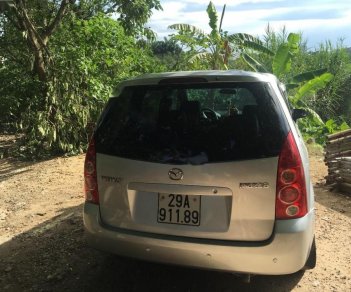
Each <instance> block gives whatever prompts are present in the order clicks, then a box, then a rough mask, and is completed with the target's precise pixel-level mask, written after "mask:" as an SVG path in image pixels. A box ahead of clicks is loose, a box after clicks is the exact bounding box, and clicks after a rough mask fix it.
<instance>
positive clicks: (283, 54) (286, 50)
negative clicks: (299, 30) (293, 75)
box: [272, 33, 300, 78]
mask: <svg viewBox="0 0 351 292" xmlns="http://www.w3.org/2000/svg"><path fill="white" fill-rule="evenodd" d="M299 42H300V36H299V35H298V34H295V33H290V34H289V36H288V40H287V42H286V43H282V44H281V45H280V46H279V47H278V50H277V52H276V54H275V56H274V59H273V63H272V71H273V74H274V75H276V76H277V77H278V78H280V77H281V75H282V74H286V73H288V72H290V70H291V62H292V58H293V56H294V55H295V54H296V53H297V52H298V50H299Z"/></svg>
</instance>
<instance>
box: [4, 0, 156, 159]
mask: <svg viewBox="0 0 351 292" xmlns="http://www.w3.org/2000/svg"><path fill="white" fill-rule="evenodd" d="M133 7H134V8H135V10H133ZM153 8H156V9H160V8H161V7H160V5H159V1H158V0H137V1H132V2H131V1H127V0H118V1H117V0H113V1H112V0H110V1H107V0H80V1H74V0H69V1H66V0H46V1H43V0H33V1H26V0H15V1H14V5H13V7H12V8H10V9H8V10H6V11H5V13H4V14H1V15H0V29H1V31H2V32H1V33H0V48H1V50H0V52H1V53H0V54H1V55H0V79H1V84H5V86H2V87H0V102H1V104H5V107H4V108H3V107H1V113H2V114H4V115H3V116H1V117H0V121H1V122H4V121H5V122H12V123H15V124H16V127H17V129H19V130H20V131H22V132H23V133H25V136H24V141H23V142H24V144H25V149H27V152H28V153H30V154H31V155H32V154H34V155H39V154H42V153H44V152H50V153H64V152H66V153H67V152H71V153H73V152H77V151H82V150H83V149H84V145H85V144H86V142H87V138H88V137H87V124H88V122H89V121H94V120H95V119H96V116H97V115H98V113H99V112H100V111H101V109H102V106H103V104H104V103H105V101H106V99H107V97H108V96H109V94H111V92H112V88H113V87H115V86H116V85H117V83H118V82H119V81H120V80H122V79H125V78H128V77H130V76H134V75H137V74H140V73H143V72H146V71H153V70H157V68H158V67H157V66H155V64H154V61H153V60H152V58H151V55H150V54H149V51H148V50H147V51H145V50H141V49H140V48H139V47H138V46H137V45H136V39H135V37H134V36H135V35H136V34H137V33H138V32H140V31H142V30H143V28H142V25H143V23H145V21H146V20H147V18H148V16H149V15H150V13H151V9H153ZM114 11H116V12H118V13H119V20H113V19H111V18H110V17H109V16H107V14H106V13H110V12H114ZM63 20H64V21H63ZM97 48H98V49H97ZM8 117H11V118H8Z"/></svg>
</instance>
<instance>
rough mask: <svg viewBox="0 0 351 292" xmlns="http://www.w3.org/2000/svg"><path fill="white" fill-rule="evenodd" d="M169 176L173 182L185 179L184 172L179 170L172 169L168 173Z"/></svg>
mask: <svg viewBox="0 0 351 292" xmlns="http://www.w3.org/2000/svg"><path fill="white" fill-rule="evenodd" d="M168 176H169V178H170V179H172V180H181V179H183V176H184V174H183V171H182V170H181V169H179V168H172V169H171V170H170V171H169V172H168Z"/></svg>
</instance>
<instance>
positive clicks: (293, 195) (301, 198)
mask: <svg viewBox="0 0 351 292" xmlns="http://www.w3.org/2000/svg"><path fill="white" fill-rule="evenodd" d="M306 214H307V197H306V183H305V174H304V170H303V166H302V161H301V156H300V153H299V150H298V148H297V145H296V142H295V139H294V136H293V135H292V133H291V132H289V134H288V136H287V137H286V139H285V141H284V144H283V148H282V151H281V152H280V156H279V162H278V175H277V195H276V206H275V217H276V219H293V218H300V217H303V216H305V215H306Z"/></svg>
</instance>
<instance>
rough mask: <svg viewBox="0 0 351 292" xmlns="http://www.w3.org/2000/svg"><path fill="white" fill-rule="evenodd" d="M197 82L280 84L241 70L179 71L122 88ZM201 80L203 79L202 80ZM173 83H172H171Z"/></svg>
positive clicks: (146, 76) (132, 81)
mask: <svg viewBox="0 0 351 292" xmlns="http://www.w3.org/2000/svg"><path fill="white" fill-rule="evenodd" d="M190 78H194V82H196V80H201V79H205V80H206V81H207V82H229V81H234V82H255V81H256V82H257V81H260V82H274V83H279V81H278V79H277V78H276V77H275V76H274V75H273V74H270V73H257V72H248V71H240V70H209V71H177V72H164V73H151V74H144V75H140V76H138V77H135V78H132V79H129V80H126V81H122V82H121V83H120V86H121V87H125V86H137V85H155V84H159V82H160V81H161V80H162V81H163V80H168V81H172V79H173V80H174V81H175V82H174V83H183V82H184V81H185V80H186V79H190ZM200 78H201V79H200ZM169 83H172V82H169Z"/></svg>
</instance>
